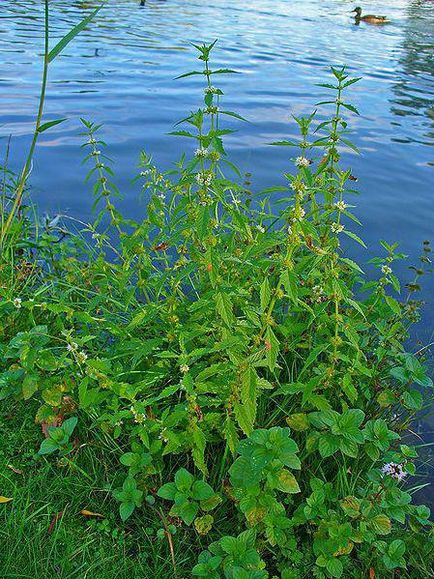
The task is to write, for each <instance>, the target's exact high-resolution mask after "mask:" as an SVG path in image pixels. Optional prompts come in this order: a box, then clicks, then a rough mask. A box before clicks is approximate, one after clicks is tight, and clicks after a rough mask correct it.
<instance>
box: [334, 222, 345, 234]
mask: <svg viewBox="0 0 434 579" xmlns="http://www.w3.org/2000/svg"><path fill="white" fill-rule="evenodd" d="M331 229H332V231H333V233H342V231H343V230H344V226H343V225H342V223H332V226H331Z"/></svg>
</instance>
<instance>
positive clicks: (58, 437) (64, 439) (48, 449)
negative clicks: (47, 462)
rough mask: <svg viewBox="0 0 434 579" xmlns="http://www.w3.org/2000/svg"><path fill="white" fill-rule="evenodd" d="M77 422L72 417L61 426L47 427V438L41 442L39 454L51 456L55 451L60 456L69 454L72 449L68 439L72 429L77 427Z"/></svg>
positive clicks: (74, 417)
mask: <svg viewBox="0 0 434 579" xmlns="http://www.w3.org/2000/svg"><path fill="white" fill-rule="evenodd" d="M77 422H78V418H77V417H76V416H72V417H71V418H68V420H65V422H63V424H62V425H61V426H49V427H48V429H47V430H48V436H47V438H46V439H45V440H43V441H42V444H41V448H40V449H39V454H51V453H52V452H55V451H59V453H60V455H61V456H63V455H65V454H69V453H70V452H71V450H72V449H73V445H72V443H71V442H70V438H71V435H72V433H73V431H74V428H75V427H76V426H77Z"/></svg>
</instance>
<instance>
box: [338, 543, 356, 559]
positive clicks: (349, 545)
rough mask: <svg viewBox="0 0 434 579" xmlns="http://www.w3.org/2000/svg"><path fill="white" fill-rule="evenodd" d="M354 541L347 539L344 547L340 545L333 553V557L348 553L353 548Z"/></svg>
mask: <svg viewBox="0 0 434 579" xmlns="http://www.w3.org/2000/svg"><path fill="white" fill-rule="evenodd" d="M353 547H354V543H352V542H351V541H348V543H347V544H346V545H345V547H340V548H339V549H338V550H337V551H336V552H335V553H333V557H339V556H340V555H349V554H350V553H351V551H352V550H353Z"/></svg>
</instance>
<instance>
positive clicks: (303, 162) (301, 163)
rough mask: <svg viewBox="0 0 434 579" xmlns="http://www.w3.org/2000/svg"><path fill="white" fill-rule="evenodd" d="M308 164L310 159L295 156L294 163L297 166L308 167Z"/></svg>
mask: <svg viewBox="0 0 434 579" xmlns="http://www.w3.org/2000/svg"><path fill="white" fill-rule="evenodd" d="M310 164H311V161H310V160H309V159H306V157H297V158H296V160H295V165H296V166H297V167H299V168H302V167H309V165H310Z"/></svg>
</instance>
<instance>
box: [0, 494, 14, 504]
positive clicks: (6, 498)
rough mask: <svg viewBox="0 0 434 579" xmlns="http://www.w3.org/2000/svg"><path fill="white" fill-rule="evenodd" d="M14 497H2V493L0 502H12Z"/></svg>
mask: <svg viewBox="0 0 434 579" xmlns="http://www.w3.org/2000/svg"><path fill="white" fill-rule="evenodd" d="M12 500H13V499H11V498H9V497H2V496H1V495H0V503H10V502H11V501H12Z"/></svg>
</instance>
